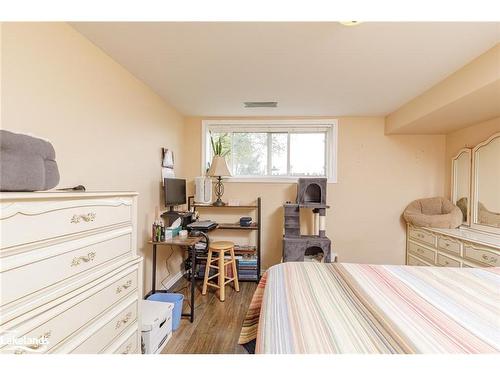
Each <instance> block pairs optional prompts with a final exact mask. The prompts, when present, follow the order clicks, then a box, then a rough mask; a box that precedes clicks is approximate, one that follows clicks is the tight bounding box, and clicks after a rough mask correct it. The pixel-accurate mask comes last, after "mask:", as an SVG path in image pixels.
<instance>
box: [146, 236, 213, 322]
mask: <svg viewBox="0 0 500 375" xmlns="http://www.w3.org/2000/svg"><path fill="white" fill-rule="evenodd" d="M203 239H204V237H202V236H199V237H185V238H181V237H179V236H176V237H174V238H170V239H168V240H165V241H163V242H153V241H149V242H148V243H149V244H151V245H153V272H152V274H153V276H152V280H151V291H150V292H149V293H148V294H146V296H145V297H144V298H145V299H146V298H148V297H149V296H150V295H152V294H154V293H168V291H167V290H156V248H157V246H180V247H182V248H185V249H187V250H188V252H190V253H191V277H190V279H191V303H190V304H191V312H190V313H189V314H184V313H183V314H182V316H188V317H189V320H190V322H191V323H193V321H194V291H195V283H196V280H195V277H194V271H195V266H196V250H195V248H194V245H196V244H197V243H198V242H200V241H202V240H203Z"/></svg>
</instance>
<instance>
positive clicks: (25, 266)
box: [0, 228, 132, 306]
mask: <svg viewBox="0 0 500 375" xmlns="http://www.w3.org/2000/svg"><path fill="white" fill-rule="evenodd" d="M131 241H132V234H131V229H130V228H128V229H127V228H121V229H118V230H115V231H112V232H107V233H101V234H99V235H94V236H91V237H88V238H85V239H81V240H75V241H70V242H67V243H62V244H58V245H54V246H51V247H48V248H41V249H35V250H33V251H32V252H31V254H18V255H14V256H10V257H6V258H5V259H4V260H3V261H2V264H1V265H0V270H1V273H0V276H1V279H2V285H1V297H0V298H1V299H0V305H1V306H4V305H5V304H8V303H10V302H12V301H14V300H16V299H18V298H21V297H24V296H27V295H29V294H31V293H34V292H36V291H39V290H41V289H44V288H46V287H48V286H51V285H53V284H56V283H60V282H63V281H64V280H67V279H68V278H71V277H75V276H77V275H79V274H81V273H83V272H85V271H89V270H91V269H92V268H95V267H97V266H99V265H102V264H104V263H106V262H110V261H113V260H114V259H116V258H118V257H120V256H124V255H126V254H131V250H132V242H131Z"/></svg>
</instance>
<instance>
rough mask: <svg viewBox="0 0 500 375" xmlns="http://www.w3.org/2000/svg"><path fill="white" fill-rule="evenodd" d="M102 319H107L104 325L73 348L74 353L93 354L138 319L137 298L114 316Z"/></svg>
mask: <svg viewBox="0 0 500 375" xmlns="http://www.w3.org/2000/svg"><path fill="white" fill-rule="evenodd" d="M102 319H103V320H105V321H106V322H105V323H104V326H102V327H101V328H100V329H98V330H97V331H96V332H94V333H93V334H92V336H90V337H89V338H88V339H87V340H85V341H84V342H83V343H82V344H81V345H80V346H78V347H77V348H76V349H75V350H73V351H72V353H75V354H92V353H98V352H100V351H102V350H103V349H104V348H105V347H106V346H107V345H109V344H110V343H111V342H112V341H113V340H114V339H115V338H116V337H118V336H119V335H120V334H121V333H122V332H124V331H125V330H126V329H127V328H128V327H130V326H131V325H132V324H133V323H134V322H135V321H136V320H137V300H136V301H134V302H132V303H131V304H129V305H128V306H127V307H125V308H124V309H122V310H121V311H120V312H118V313H117V314H115V315H114V316H113V317H111V318H109V317H107V316H105V317H103V318H102Z"/></svg>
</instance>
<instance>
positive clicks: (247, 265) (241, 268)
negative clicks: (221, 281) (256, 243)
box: [237, 255, 257, 280]
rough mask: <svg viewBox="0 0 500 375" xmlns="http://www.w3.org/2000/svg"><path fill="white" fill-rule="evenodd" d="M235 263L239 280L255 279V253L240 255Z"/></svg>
mask: <svg viewBox="0 0 500 375" xmlns="http://www.w3.org/2000/svg"><path fill="white" fill-rule="evenodd" d="M237 265H238V278H239V279H240V280H257V255H247V256H242V257H241V259H238V261H237Z"/></svg>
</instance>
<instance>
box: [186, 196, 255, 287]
mask: <svg viewBox="0 0 500 375" xmlns="http://www.w3.org/2000/svg"><path fill="white" fill-rule="evenodd" d="M191 208H194V209H195V210H198V209H214V210H217V211H221V210H229V211H233V210H234V211H236V210H243V211H255V219H254V220H256V222H253V223H252V224H251V225H250V226H246V227H245V226H241V225H240V224H239V223H218V224H217V227H216V228H215V229H213V230H242V231H255V232H256V233H257V245H256V247H255V255H256V257H257V271H256V272H257V279H256V280H255V281H257V282H258V281H259V280H260V270H261V237H262V227H261V220H262V215H261V211H262V200H261V198H260V197H258V198H257V200H256V202H255V204H254V205H241V206H234V205H231V206H230V205H226V206H212V205H207V204H197V203H194V196H190V197H188V210H189V211H190V210H191ZM218 213H219V212H218ZM235 253H236V255H238V251H235ZM246 254H248V252H246ZM239 280H240V281H250V280H249V279H242V278H239Z"/></svg>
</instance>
